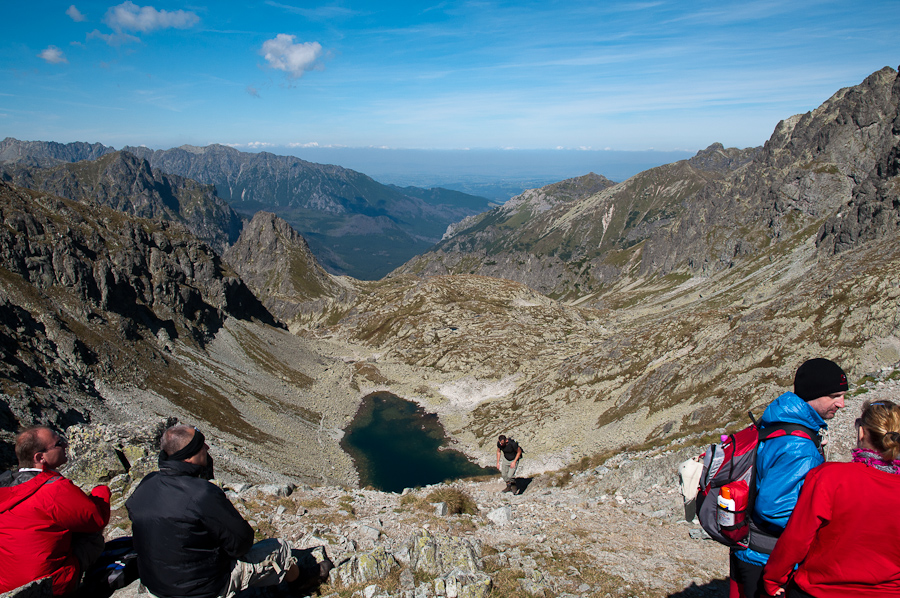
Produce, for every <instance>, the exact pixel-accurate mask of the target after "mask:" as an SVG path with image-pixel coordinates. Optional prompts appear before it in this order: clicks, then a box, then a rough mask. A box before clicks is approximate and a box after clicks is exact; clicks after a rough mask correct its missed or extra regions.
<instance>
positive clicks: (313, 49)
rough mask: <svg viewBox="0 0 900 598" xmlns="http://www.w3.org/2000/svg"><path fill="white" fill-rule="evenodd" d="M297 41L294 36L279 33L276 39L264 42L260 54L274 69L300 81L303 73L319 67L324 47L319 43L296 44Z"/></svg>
mask: <svg viewBox="0 0 900 598" xmlns="http://www.w3.org/2000/svg"><path fill="white" fill-rule="evenodd" d="M295 39H296V36H294V35H288V34H286V33H279V34H278V35H277V36H276V37H275V39H270V40H267V41H265V42H263V45H262V49H261V50H260V51H259V53H260V54H262V55H263V57H264V58H265V59H266V61H267V62H268V63H269V66H270V67H272V68H273V69H278V70H280V71H284V72H286V73H288V74H289V75H290V76H291V77H292V78H294V79H299V78H300V77H302V76H303V73H305V72H306V71H309V70H312V69H313V68H315V67H316V66H317V61H318V60H319V58H320V57H321V56H322V46H321V45H320V44H319V42H303V43H294V40H295Z"/></svg>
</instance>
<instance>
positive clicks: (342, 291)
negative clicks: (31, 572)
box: [223, 211, 352, 326]
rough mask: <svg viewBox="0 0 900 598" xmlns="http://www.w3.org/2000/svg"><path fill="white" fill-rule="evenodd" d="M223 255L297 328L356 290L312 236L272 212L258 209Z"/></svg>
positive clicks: (269, 305)
mask: <svg viewBox="0 0 900 598" xmlns="http://www.w3.org/2000/svg"><path fill="white" fill-rule="evenodd" d="M223 257H224V259H225V261H227V262H229V263H230V264H232V265H233V266H234V268H235V270H236V271H237V273H238V274H239V275H240V276H241V278H242V279H243V280H244V282H246V284H247V286H248V287H249V288H251V289H252V290H253V292H254V294H255V295H256V296H257V297H258V298H259V299H260V300H261V301H262V302H263V305H265V306H266V308H267V309H268V310H269V311H270V312H271V313H272V314H274V315H275V316H276V317H277V318H279V319H280V320H281V321H282V322H285V323H288V324H293V325H294V326H297V325H300V324H302V323H303V322H304V317H305V316H307V315H308V316H310V317H314V318H316V319H319V318H320V317H321V314H323V313H325V312H327V311H328V310H329V305H331V304H332V303H335V302H338V303H340V302H341V301H344V302H346V301H348V300H349V297H348V295H351V294H352V284H351V283H350V282H349V281H348V280H346V279H341V278H338V277H334V276H332V275H331V274H329V273H328V272H326V271H325V270H324V269H323V268H322V266H320V265H319V262H318V261H317V260H316V258H315V256H314V255H313V254H312V251H311V250H310V248H309V245H308V244H307V243H306V240H305V239H304V238H303V237H302V236H301V235H300V234H299V233H298V232H297V231H295V230H294V229H293V228H291V226H290V225H289V224H288V223H287V222H285V221H284V220H282V219H281V218H278V217H277V216H275V214H272V213H270V212H262V211H261V212H257V213H256V215H255V216H254V217H253V220H252V221H250V223H249V224H248V225H247V226H246V227H245V228H244V230H243V232H241V236H240V238H239V239H238V241H237V242H236V243H235V244H234V245H232V246H231V247H229V248H228V249H227V250H226V251H225V254H224V256H223Z"/></svg>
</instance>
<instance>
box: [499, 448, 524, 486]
mask: <svg viewBox="0 0 900 598" xmlns="http://www.w3.org/2000/svg"><path fill="white" fill-rule="evenodd" d="M521 458H522V447H520V446H519V445H518V443H516V441H515V440H513V439H512V438H507V437H506V436H504V435H503V434H501V435H500V436H499V437H498V438H497V469H499V470H500V477H501V478H503V481H504V482H506V488H504V489H503V490H502V492H512V493H513V494H521V490H520V489H519V488H518V486H516V468H517V467H518V466H519V460H520V459H521Z"/></svg>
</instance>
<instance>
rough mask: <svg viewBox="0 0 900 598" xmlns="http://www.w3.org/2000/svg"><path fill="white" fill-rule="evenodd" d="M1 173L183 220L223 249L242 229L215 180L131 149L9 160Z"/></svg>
mask: <svg viewBox="0 0 900 598" xmlns="http://www.w3.org/2000/svg"><path fill="white" fill-rule="evenodd" d="M0 177H2V178H4V179H5V180H7V181H8V182H10V183H12V184H14V185H16V186H19V187H27V188H28V189H36V190H38V191H43V192H45V193H52V194H54V195H59V196H61V197H68V198H69V199H75V200H78V201H85V200H93V201H96V202H98V203H100V204H102V205H105V206H109V207H111V208H113V209H114V210H118V211H120V212H125V213H128V214H132V215H134V216H138V217H140V218H150V219H153V220H167V221H171V222H180V223H182V224H184V225H185V227H187V229H188V230H189V231H191V232H192V233H193V234H194V235H195V236H196V237H197V238H198V239H201V240H203V241H206V242H207V243H209V244H210V245H211V246H212V247H213V248H214V249H215V250H216V251H218V252H219V253H222V252H223V251H224V250H225V248H226V247H227V246H228V245H230V244H232V243H234V242H235V241H236V240H237V238H238V235H239V234H240V232H241V227H242V223H241V219H240V217H239V216H238V215H237V214H236V213H235V212H234V210H232V209H231V207H230V206H229V205H228V204H227V203H226V202H225V201H223V200H222V199H220V198H219V197H218V196H217V195H216V191H215V189H214V188H213V187H212V186H210V185H201V184H199V183H197V182H195V181H192V180H190V179H185V178H183V177H180V176H175V175H166V174H163V173H162V172H160V171H159V170H154V169H151V168H150V164H149V163H148V162H147V161H146V160H143V159H140V158H137V157H135V156H133V155H132V154H129V153H127V152H110V153H106V154H104V155H103V156H102V157H100V158H98V159H96V160H86V161H80V162H76V163H73V164H69V163H66V164H60V165H56V166H52V167H48V168H31V167H27V166H24V165H22V164H9V165H7V166H5V167H4V168H3V169H2V170H0Z"/></svg>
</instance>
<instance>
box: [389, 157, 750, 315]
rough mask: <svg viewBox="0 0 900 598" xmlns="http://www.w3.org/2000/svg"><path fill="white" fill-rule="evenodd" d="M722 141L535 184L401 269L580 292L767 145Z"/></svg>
mask: <svg viewBox="0 0 900 598" xmlns="http://www.w3.org/2000/svg"><path fill="white" fill-rule="evenodd" d="M757 151H758V150H757V149H756V148H752V149H749V150H736V149H734V148H732V149H730V150H726V149H725V148H723V147H722V146H721V144H713V145H712V146H710V147H709V148H707V149H706V150H704V151H702V152H700V153H698V155H697V156H695V157H694V158H692V159H690V160H683V161H681V162H676V163H674V164H667V165H664V166H659V167H657V168H653V169H650V170H648V171H645V172H642V173H640V174H638V175H635V176H634V177H632V178H631V179H629V180H628V181H625V182H623V183H619V184H614V183H613V182H612V181H609V180H608V179H605V178H604V177H598V176H597V175H587V176H586V177H579V178H575V179H569V180H568V181H563V182H561V183H556V184H554V185H548V186H547V187H542V188H541V189H534V190H530V191H526V192H525V193H523V194H521V195H519V196H516V197H514V198H512V199H511V200H510V201H508V202H506V204H504V205H503V206H500V207H498V208H494V209H493V210H491V211H490V212H487V213H485V214H481V215H478V216H474V217H470V218H468V219H467V220H464V221H462V222H461V223H459V224H457V225H454V226H453V227H451V228H450V229H448V231H447V233H446V234H445V236H444V239H443V240H442V241H441V242H440V243H438V244H437V245H436V246H435V247H434V248H433V249H431V250H430V251H429V252H427V253H424V254H422V255H420V256H417V257H416V258H413V259H412V260H410V261H409V262H408V263H407V264H404V266H402V267H401V268H398V269H397V270H396V272H397V273H414V274H417V275H419V276H433V275H439V274H462V273H469V274H481V275H484V276H493V277H498V278H506V279H509V280H515V281H517V282H522V283H524V284H527V285H529V286H531V287H532V288H534V289H535V290H537V291H539V292H541V293H544V294H546V295H549V296H551V297H554V298H565V299H569V300H574V299H577V298H580V297H583V296H584V295H586V294H588V293H590V292H592V291H593V290H595V289H599V288H602V287H603V286H604V285H608V284H610V283H611V282H613V281H615V280H617V279H618V278H619V277H620V276H622V275H623V273H625V272H627V270H628V266H629V264H630V263H631V261H632V258H631V253H632V252H633V251H634V247H635V246H637V245H639V244H641V243H642V242H643V240H644V239H646V238H648V237H649V236H650V235H651V234H652V233H653V231H655V230H657V229H659V228H660V227H665V226H667V225H669V224H670V223H671V222H672V221H673V219H674V218H675V217H676V216H677V215H678V214H679V213H680V212H681V210H683V209H684V208H683V206H684V202H685V201H686V200H687V199H688V198H689V197H691V196H692V195H693V194H695V193H696V192H697V191H698V190H699V189H700V188H702V187H703V186H704V185H706V184H707V183H709V181H711V180H714V179H716V178H720V177H722V176H724V175H725V174H726V173H728V172H730V171H731V170H733V169H736V168H740V167H742V166H743V165H745V164H746V163H747V162H748V161H749V160H750V159H751V157H752V156H753V155H754V154H755V153H756V152H757Z"/></svg>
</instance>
